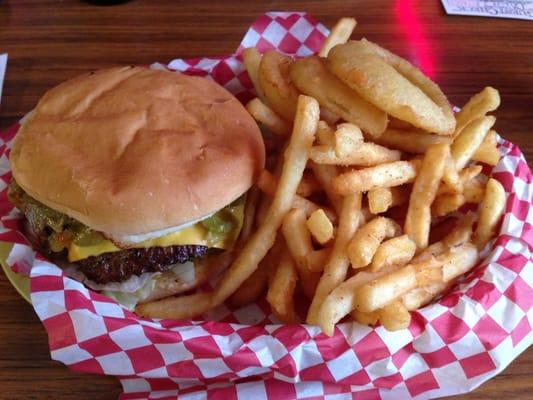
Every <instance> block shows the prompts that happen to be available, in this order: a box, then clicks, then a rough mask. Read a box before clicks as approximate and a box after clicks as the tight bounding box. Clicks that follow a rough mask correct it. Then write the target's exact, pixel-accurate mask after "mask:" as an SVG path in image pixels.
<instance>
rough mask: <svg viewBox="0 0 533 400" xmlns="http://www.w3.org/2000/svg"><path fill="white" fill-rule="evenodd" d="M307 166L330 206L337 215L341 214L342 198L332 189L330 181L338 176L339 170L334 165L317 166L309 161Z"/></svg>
mask: <svg viewBox="0 0 533 400" xmlns="http://www.w3.org/2000/svg"><path fill="white" fill-rule="evenodd" d="M308 166H309V168H311V171H313V173H314V174H315V177H316V179H317V180H318V182H320V185H321V186H322V188H323V189H324V192H326V196H327V197H328V200H329V202H330V204H331V205H332V206H333V208H334V209H335V211H336V212H337V215H338V214H339V213H340V212H341V207H342V196H341V195H339V194H338V193H337V192H336V191H335V189H333V185H332V184H331V181H332V180H333V178H334V177H336V176H337V175H339V169H338V168H337V167H336V166H335V165H323V164H317V163H315V162H312V161H309V164H308Z"/></svg>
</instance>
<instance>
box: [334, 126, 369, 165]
mask: <svg viewBox="0 0 533 400" xmlns="http://www.w3.org/2000/svg"><path fill="white" fill-rule="evenodd" d="M362 142H363V132H361V129H359V128H358V127H357V126H355V125H354V124H350V123H349V122H345V123H343V124H339V125H337V130H336V131H335V149H334V150H335V155H336V156H337V157H343V156H346V155H348V154H350V153H352V152H354V151H356V150H357V148H358V147H359V145H360V144H361V143H362Z"/></svg>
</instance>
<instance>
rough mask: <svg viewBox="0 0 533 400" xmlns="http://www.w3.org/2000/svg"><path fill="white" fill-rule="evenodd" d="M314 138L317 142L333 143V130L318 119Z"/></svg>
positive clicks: (326, 123)
mask: <svg viewBox="0 0 533 400" xmlns="http://www.w3.org/2000/svg"><path fill="white" fill-rule="evenodd" d="M316 138H317V141H318V143H319V144H327V145H331V146H334V145H335V130H334V129H333V128H332V127H331V125H330V124H329V123H328V122H326V121H322V120H321V121H318V128H317V130H316Z"/></svg>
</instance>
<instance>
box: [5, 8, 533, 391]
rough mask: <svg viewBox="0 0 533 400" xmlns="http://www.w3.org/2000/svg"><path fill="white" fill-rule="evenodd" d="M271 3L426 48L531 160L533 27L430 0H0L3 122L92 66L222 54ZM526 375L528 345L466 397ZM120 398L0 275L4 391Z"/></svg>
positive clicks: (447, 82)
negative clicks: (488, 107)
mask: <svg viewBox="0 0 533 400" xmlns="http://www.w3.org/2000/svg"><path fill="white" fill-rule="evenodd" d="M269 10H306V11H308V12H310V13H311V14H312V15H314V16H315V17H316V18H317V19H319V20H321V21H323V22H324V23H326V24H328V25H331V24H332V23H334V21H335V20H336V19H337V18H338V17H340V16H345V15H348V16H355V17H356V18H357V19H358V22H359V26H358V28H357V36H365V37H367V38H369V39H370V40H374V41H377V42H378V43H380V44H382V45H384V46H385V47H388V48H390V49H391V50H393V51H395V52H397V53H399V54H400V55H403V56H406V57H407V58H411V59H415V60H414V61H416V57H417V52H418V55H420V54H421V53H423V54H426V55H428V54H429V56H430V59H431V60H432V64H433V68H432V69H433V78H434V79H435V80H436V81H437V82H438V83H439V84H440V85H441V86H442V88H443V90H444V92H445V93H447V94H448V96H449V98H450V100H451V101H452V102H453V103H454V104H457V105H461V104H463V103H464V101H465V100H466V99H467V98H468V97H469V96H470V95H471V94H473V93H475V92H476V91H478V90H479V89H481V88H482V87H484V86H486V85H489V84H490V85H492V86H494V87H496V88H498V89H499V90H500V93H501V96H502V106H501V108H500V109H499V111H498V113H497V115H498V122H497V125H496V127H497V130H498V131H499V132H500V133H501V134H503V136H505V137H506V138H508V139H509V140H511V141H513V142H515V143H517V144H518V145H520V147H521V148H522V150H523V152H524V153H525V155H526V157H527V158H528V160H532V159H533V140H531V139H530V136H531V135H532V134H533V113H532V112H531V109H532V108H533V107H532V106H533V24H531V23H530V22H526V21H517V20H506V19H488V18H473V17H459V16H446V15H445V14H444V12H443V9H442V7H441V5H440V2H439V1H437V0H435V1H423V0H420V1H409V0H406V1H376V0H368V1H344V0H335V1H321V0H308V1H259V0H247V1H240V0H225V1H202V0H194V1H192V0H189V1H166V2H165V1H149V0H145V1H141V0H134V1H130V2H127V3H125V4H120V5H116V6H108V7H102V6H95V5H92V4H89V3H86V2H82V1H73V0H71V1H33V0H32V1H30V0H26V1H23V0H11V1H10V0H0V53H1V52H8V53H9V63H8V69H7V77H6V82H5V85H4V93H3V98H2V104H1V106H0V128H1V129H4V128H6V127H7V126H9V125H10V124H11V123H13V122H15V121H16V120H18V119H19V118H20V117H21V116H22V115H23V114H24V113H26V112H27V111H28V110H30V109H31V108H32V107H33V106H34V105H35V103H36V101H37V100H38V99H39V97H40V96H41V95H42V94H43V93H44V92H45V91H46V90H47V89H49V88H51V87H52V86H54V85H56V84H57V83H59V82H61V81H63V80H65V79H67V78H70V77H72V76H75V75H77V74H79V73H81V72H84V71H87V70H91V69H95V68H100V67H104V66H109V65H116V64H149V63H152V62H154V61H160V62H168V61H169V60H171V59H173V58H177V57H194V56H209V55H224V54H229V53H231V52H232V51H233V50H234V49H235V48H236V46H237V45H238V43H239V41H240V40H241V38H242V36H243V34H244V32H245V31H246V29H247V27H248V26H249V24H250V23H251V22H252V21H253V20H254V18H256V17H257V16H258V15H260V14H261V13H263V12H265V11H269ZM402 10H403V12H402ZM406 16H407V17H406ZM413 32H415V33H417V34H413ZM532 371H533V351H531V350H528V351H526V352H525V353H524V354H523V355H521V356H520V357H519V358H518V359H517V360H515V361H514V362H513V363H512V364H511V366H510V367H509V368H507V369H506V370H505V371H504V372H502V373H501V374H500V375H499V376H497V377H495V378H494V379H492V380H491V381H489V382H487V383H485V384H484V385H482V386H481V387H480V388H478V389H477V390H476V391H474V392H473V393H471V394H468V395H465V396H461V398H465V399H501V398H504V397H507V398H512V399H526V398H530V397H531V393H532V391H533V380H532V379H531V375H532ZM119 393H120V386H119V384H118V383H117V381H116V380H114V379H112V378H108V377H98V376H87V375H80V374H76V373H74V372H72V371H69V370H68V369H67V368H66V367H64V366H63V365H61V364H59V363H57V362H55V361H51V360H50V355H49V352H48V347H47V338H46V333H45V331H44V329H43V327H42V326H41V324H40V323H39V320H38V318H37V317H36V316H35V314H34V312H33V310H32V308H31V307H30V306H29V305H28V304H26V303H25V302H24V301H23V300H22V299H21V298H20V297H19V296H18V294H17V293H16V292H15V290H14V289H13V288H12V287H11V286H10V285H9V282H8V281H7V279H6V278H5V276H4V275H3V274H0V398H2V399H42V398H54V399H73V398H90V399H114V398H117V396H118V394H119Z"/></svg>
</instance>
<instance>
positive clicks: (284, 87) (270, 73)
mask: <svg viewBox="0 0 533 400" xmlns="http://www.w3.org/2000/svg"><path fill="white" fill-rule="evenodd" d="M292 62H293V60H292V58H291V57H289V56H287V55H285V54H281V53H279V52H277V51H276V50H267V51H266V52H265V53H264V54H263V57H262V58H261V62H260V63H259V71H258V72H259V84H260V85H261V88H262V89H263V92H264V93H265V97H266V99H267V103H268V105H269V106H270V108H272V109H273V110H274V111H275V112H276V114H278V115H279V116H280V117H282V118H283V119H285V120H286V121H287V122H292V121H293V120H294V116H295V114H296V108H297V103H298V95H299V92H298V89H297V88H296V86H294V83H293V82H292V80H291V77H290V73H289V68H290V65H291V64H292ZM319 112H320V111H319Z"/></svg>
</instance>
